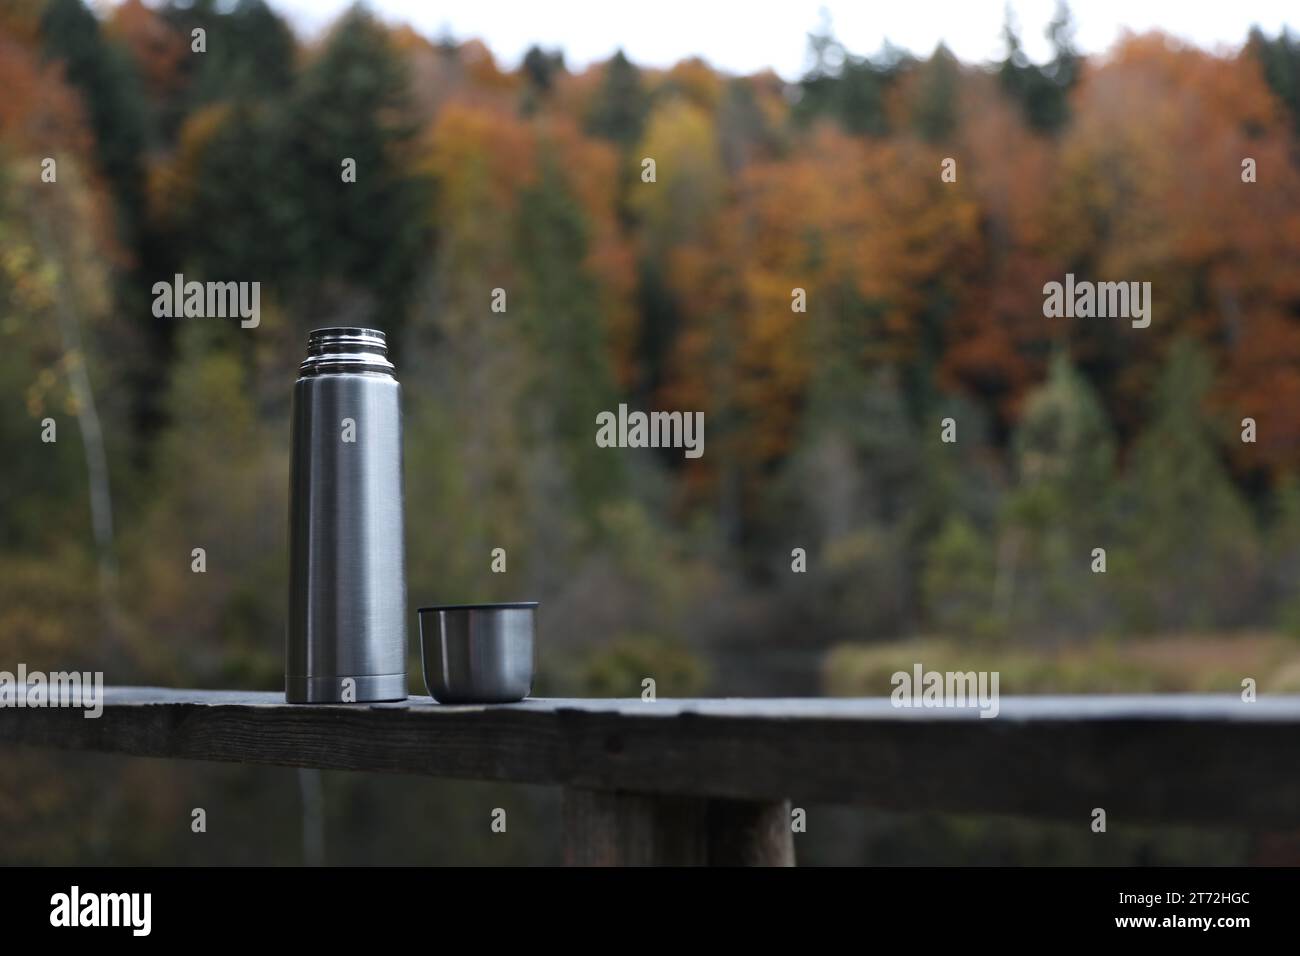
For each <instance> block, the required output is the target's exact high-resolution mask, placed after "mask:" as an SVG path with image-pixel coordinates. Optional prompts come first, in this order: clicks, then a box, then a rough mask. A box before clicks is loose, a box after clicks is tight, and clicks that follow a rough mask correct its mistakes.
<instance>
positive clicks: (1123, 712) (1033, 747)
mask: <svg viewBox="0 0 1300 956" xmlns="http://www.w3.org/2000/svg"><path fill="white" fill-rule="evenodd" d="M105 699H106V703H105V707H104V713H103V715H102V716H101V717H100V718H98V719H94V720H88V719H85V718H84V717H83V716H82V712H81V711H80V710H77V709H67V708H55V709H30V708H29V709H18V708H13V707H9V708H3V709H0V741H7V742H10V743H16V744H29V745H37V746H50V747H62V748H69V749H87V750H98V751H107V752H113V753H122V754H133V755H137V756H146V757H163V758H173V759H192V760H224V761H237V762H247V763H263V764H274V765H279V766H290V767H318V768H322V769H333V770H365V771H386V772H395V773H418V774H428V775H433V776H444V777H460V778H470V779H486V780H509V781H518V782H523V783H537V784H556V785H563V786H569V787H576V788H580V789H587V790H602V791H625V792H629V793H639V794H668V795H679V796H696V797H713V798H728V799H732V800H739V801H757V802H760V803H764V802H766V803H772V802H775V801H780V800H784V799H786V798H792V799H793V800H794V801H795V804H796V805H807V804H809V803H858V804H866V805H870V806H875V807H880V808H884V809H892V810H908V811H953V812H972V813H1006V814H1016V815H1025V816H1036V817H1049V818H1063V819H1068V820H1075V821H1078V820H1084V821H1086V820H1087V819H1088V816H1089V813H1090V811H1091V810H1092V808H1093V807H1104V808H1105V809H1106V811H1107V815H1108V818H1109V820H1110V821H1111V822H1112V825H1113V824H1114V822H1115V821H1119V820H1124V821H1146V822H1167V823H1210V824H1224V825H1241V826H1247V825H1249V826H1252V827H1257V828H1258V827H1263V826H1275V827H1277V828H1282V827H1287V826H1294V825H1296V824H1297V823H1300V697H1297V696H1287V697H1264V698H1261V699H1260V700H1259V701H1258V702H1256V703H1252V704H1247V703H1243V702H1242V701H1241V700H1240V699H1239V698H1237V697H1236V696H1234V695H1222V696H1219V695H1169V696H1145V697H1120V696H1116V697H1042V698H1003V699H1002V701H1001V712H1000V714H999V715H998V716H997V717H996V718H993V719H981V718H980V717H979V716H978V713H977V712H976V711H973V710H966V711H958V710H941V709H936V710H903V709H896V708H894V707H891V706H890V704H889V701H888V700H883V699H855V700H836V699H826V700H823V699H808V700H780V699H743V700H660V701H657V702H651V703H647V702H643V701H640V700H635V699H634V700H530V701H525V702H523V703H520V704H509V705H494V706H453V707H446V706H440V705H438V704H435V703H433V702H432V701H431V700H429V698H427V697H424V698H421V697H413V698H411V699H410V700H408V701H406V702H403V703H396V704H374V705H328V706H324V705H322V706H317V705H290V704H285V703H284V702H283V699H282V697H281V696H280V695H279V694H275V693H247V692H226V691H194V690H167V689H158V688H110V689H108V690H107V691H106V695H105Z"/></svg>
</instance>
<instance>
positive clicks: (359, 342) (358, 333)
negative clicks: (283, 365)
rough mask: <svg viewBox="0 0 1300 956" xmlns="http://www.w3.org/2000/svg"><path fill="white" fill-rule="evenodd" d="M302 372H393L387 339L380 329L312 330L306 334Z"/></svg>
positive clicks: (304, 373)
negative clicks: (305, 349) (305, 350)
mask: <svg viewBox="0 0 1300 956" xmlns="http://www.w3.org/2000/svg"><path fill="white" fill-rule="evenodd" d="M298 371H299V372H300V373H302V374H303V375H319V374H322V373H325V372H386V373H388V374H390V375H391V374H392V372H393V363H392V362H391V361H390V360H389V358H388V338H387V336H385V335H384V333H383V332H381V331H380V330H379V329H364V328H354V327H342V328H328V329H313V330H312V331H311V332H309V333H308V335H307V358H306V359H304V360H303V363H302V365H300V366H299V367H298Z"/></svg>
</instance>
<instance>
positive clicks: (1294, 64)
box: [1246, 27, 1300, 133]
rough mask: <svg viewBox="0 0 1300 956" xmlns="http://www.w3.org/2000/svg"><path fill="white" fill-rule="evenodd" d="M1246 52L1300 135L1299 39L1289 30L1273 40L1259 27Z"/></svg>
mask: <svg viewBox="0 0 1300 956" xmlns="http://www.w3.org/2000/svg"><path fill="white" fill-rule="evenodd" d="M1246 52H1247V54H1249V55H1250V56H1252V57H1254V58H1255V60H1256V61H1257V62H1258V63H1259V66H1260V69H1262V70H1263V72H1264V79H1265V81H1266V82H1267V83H1268V85H1269V88H1270V89H1272V91H1273V92H1274V93H1275V94H1276V95H1277V98H1278V99H1279V100H1281V101H1282V104H1283V105H1284V106H1285V107H1286V109H1287V112H1288V113H1290V115H1291V125H1292V127H1293V128H1294V129H1295V131H1296V132H1297V133H1300V39H1297V38H1296V37H1295V36H1294V35H1293V34H1292V33H1291V31H1290V30H1289V29H1287V28H1283V29H1282V31H1281V32H1280V33H1279V34H1278V35H1277V36H1276V37H1275V38H1274V39H1272V40H1270V39H1269V38H1268V37H1267V36H1265V35H1264V32H1263V31H1262V30H1260V28H1259V27H1252V28H1251V31H1250V38H1249V39H1248V40H1247V42H1246Z"/></svg>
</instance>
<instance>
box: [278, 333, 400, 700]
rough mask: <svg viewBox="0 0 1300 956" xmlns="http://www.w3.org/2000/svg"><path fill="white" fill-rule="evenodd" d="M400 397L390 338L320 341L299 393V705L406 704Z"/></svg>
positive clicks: (292, 682)
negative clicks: (388, 342) (390, 358)
mask: <svg viewBox="0 0 1300 956" xmlns="http://www.w3.org/2000/svg"><path fill="white" fill-rule="evenodd" d="M400 395H401V389H400V387H399V386H398V384H397V379H396V378H394V376H393V363H392V362H390V361H389V359H388V349H387V343H386V341H385V338H384V333H383V332H380V331H377V330H375V329H358V328H339V329H317V330H316V331H315V332H312V333H311V336H310V338H309V340H308V344H307V358H306V360H305V361H304V362H303V363H302V366H301V367H300V369H299V378H298V382H297V384H296V385H295V386H294V389H293V434H292V444H291V460H292V472H293V475H292V479H291V488H290V499H289V512H290V520H289V580H290V593H289V627H288V634H287V640H286V642H285V678H284V692H285V698H286V699H287V700H288V701H289V702H290V703H338V702H348V701H358V702H360V701H370V700H397V699H401V698H404V697H406V648H407V644H406V571H405V560H404V552H403V546H402V413H401V401H400Z"/></svg>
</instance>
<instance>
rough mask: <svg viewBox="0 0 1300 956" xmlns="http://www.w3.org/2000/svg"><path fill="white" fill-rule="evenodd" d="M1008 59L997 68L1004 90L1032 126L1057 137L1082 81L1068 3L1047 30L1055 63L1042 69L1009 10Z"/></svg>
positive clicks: (1006, 27)
mask: <svg viewBox="0 0 1300 956" xmlns="http://www.w3.org/2000/svg"><path fill="white" fill-rule="evenodd" d="M1002 34H1003V38H1004V40H1005V42H1006V45H1007V52H1006V57H1005V58H1004V59H1003V61H1002V64H1001V65H1000V66H999V68H998V78H999V80H1000V81H1001V83H1002V88H1003V90H1004V91H1005V92H1006V93H1007V95H1008V96H1010V97H1011V98H1012V99H1013V100H1015V101H1016V102H1017V103H1019V104H1020V108H1021V109H1022V110H1023V112H1024V115H1025V119H1026V120H1027V121H1028V123H1029V125H1030V126H1031V127H1033V128H1034V129H1036V130H1038V131H1039V132H1041V133H1055V132H1058V131H1060V130H1061V129H1062V128H1064V126H1065V124H1066V123H1067V122H1068V121H1069V118H1070V111H1069V95H1070V90H1071V89H1073V88H1074V85H1075V83H1076V82H1078V78H1079V63H1080V56H1079V53H1078V50H1077V49H1076V48H1075V45H1074V20H1073V18H1072V17H1071V15H1070V9H1069V7H1068V5H1067V4H1066V3H1065V0H1059V2H1058V4H1057V7H1056V14H1055V15H1054V16H1053V17H1052V21H1051V23H1049V24H1048V26H1047V38H1048V39H1049V40H1050V41H1051V43H1052V51H1053V52H1052V59H1051V60H1050V61H1049V62H1048V63H1047V64H1046V65H1045V66H1042V67H1039V66H1036V65H1035V64H1033V63H1031V62H1029V58H1028V57H1027V56H1025V53H1024V50H1023V48H1022V47H1021V45H1020V37H1019V36H1018V35H1017V33H1016V28H1015V25H1014V24H1013V23H1012V20H1011V11H1010V8H1008V10H1007V20H1006V23H1005V24H1004V26H1003V28H1002Z"/></svg>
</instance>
